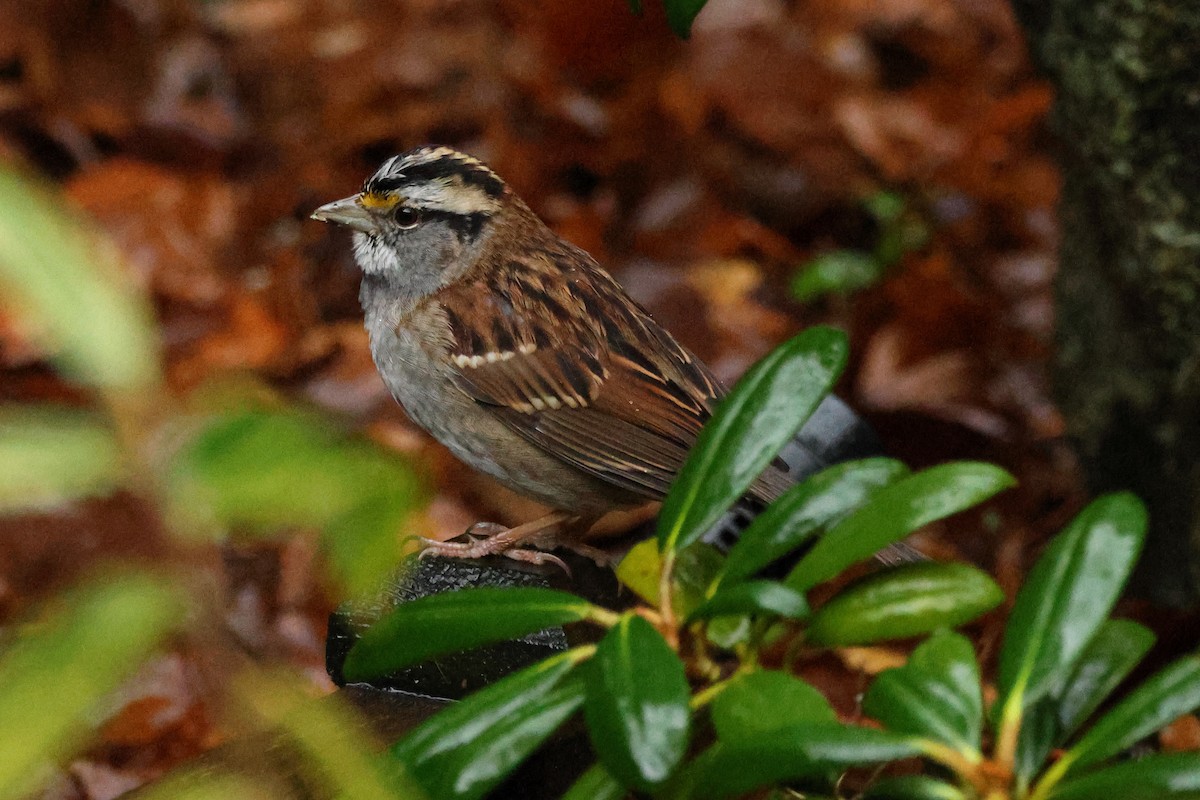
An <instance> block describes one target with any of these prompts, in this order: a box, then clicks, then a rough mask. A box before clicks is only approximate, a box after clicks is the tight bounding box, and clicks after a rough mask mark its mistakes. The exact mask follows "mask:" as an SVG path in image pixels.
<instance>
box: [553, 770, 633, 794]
mask: <svg viewBox="0 0 1200 800" xmlns="http://www.w3.org/2000/svg"><path fill="white" fill-rule="evenodd" d="M628 794H629V792H628V791H627V790H626V789H625V787H624V786H622V785H621V784H620V782H618V781H617V779H616V778H614V777H613V776H612V775H609V774H608V772H607V770H605V769H604V767H602V766H600V765H599V764H593V765H592V766H591V767H590V768H589V769H588V770H587V771H586V772H584V773H583V774H582V775H580V776H579V780H577V781H575V783H573V784H571V788H570V789H567V792H566V794H564V795H563V796H562V798H561V800H623V798H624V797H626V796H627V795H628Z"/></svg>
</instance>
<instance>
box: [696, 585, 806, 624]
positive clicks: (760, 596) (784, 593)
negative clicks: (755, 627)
mask: <svg viewBox="0 0 1200 800" xmlns="http://www.w3.org/2000/svg"><path fill="white" fill-rule="evenodd" d="M764 613H765V614H774V615H777V616H780V617H783V618H784V619H806V618H807V617H808V614H809V608H808V601H807V600H806V599H805V598H804V595H802V594H800V593H799V592H797V591H796V590H795V589H790V588H788V587H787V586H784V585H783V584H782V583H778V582H776V581H744V582H742V583H735V584H733V585H732V586H724V587H722V588H721V589H719V590H718V591H717V593H716V594H715V595H713V596H712V597H711V598H709V599H708V600H706V601H705V602H704V603H702V604H701V605H700V607H699V608H697V609H696V610H695V611H693V612H692V613H691V616H690V619H693V620H694V619H708V618H711V617H720V616H726V615H729V614H764Z"/></svg>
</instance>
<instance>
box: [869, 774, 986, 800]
mask: <svg viewBox="0 0 1200 800" xmlns="http://www.w3.org/2000/svg"><path fill="white" fill-rule="evenodd" d="M966 797H967V796H966V795H965V794H963V793H962V790H961V789H959V788H958V787H957V786H951V785H950V784H948V783H943V782H942V781H939V780H938V779H937V778H931V777H929V776H928V775H902V776H899V777H895V778H884V779H883V780H880V781H876V782H875V783H873V784H871V786H870V787H869V788H868V789H867V791H866V792H865V793H863V798H864V800H966Z"/></svg>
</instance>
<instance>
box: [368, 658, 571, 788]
mask: <svg viewBox="0 0 1200 800" xmlns="http://www.w3.org/2000/svg"><path fill="white" fill-rule="evenodd" d="M584 655H585V653H584V652H583V651H582V650H576V651H571V652H567V653H563V654H562V655H559V656H555V657H553V658H549V659H546V660H545V661H542V662H541V663H538V664H534V665H533V666H532V667H527V668H525V669H523V670H521V671H520V672H516V673H514V674H512V675H509V676H508V677H506V678H504V679H502V680H500V681H498V682H496V683H494V684H492V685H491V686H488V687H486V688H484V689H481V690H479V691H478V692H475V693H474V694H472V695H470V696H468V697H467V698H466V699H465V700H462V701H461V702H458V703H455V704H453V705H451V706H449V707H448V708H446V709H444V710H443V711H441V712H439V713H438V714H436V715H435V716H433V717H431V718H430V719H428V720H426V721H425V722H424V723H422V724H421V725H420V726H419V727H417V728H416V729H415V730H413V731H412V732H411V733H409V734H408V735H407V736H405V737H404V738H403V739H401V740H400V741H399V742H398V743H397V744H396V745H395V746H393V747H392V749H391V755H392V756H393V757H394V758H396V759H397V760H398V761H399V762H400V763H401V764H404V765H405V766H406V767H407V768H408V769H409V770H410V771H411V773H412V775H413V776H414V777H416V779H417V780H418V781H419V782H420V783H421V784H422V786H424V787H425V790H426V792H428V794H429V796H430V797H432V798H439V799H440V798H455V800H465V799H466V798H478V797H482V796H483V795H485V794H487V793H488V792H489V791H491V789H493V788H494V787H495V786H496V785H497V784H498V783H499V782H500V781H501V780H503V779H504V777H505V776H506V775H507V774H508V773H509V772H510V771H512V769H513V768H514V767H516V766H517V765H518V764H520V763H521V762H522V761H524V760H525V758H526V757H527V756H528V755H529V754H530V753H532V752H533V751H534V750H535V749H537V747H538V745H540V744H541V743H542V742H543V741H545V739H546V737H547V736H549V735H550V734H551V733H553V732H554V731H555V730H556V729H557V728H558V727H559V725H561V724H562V723H563V722H565V721H566V719H567V718H568V717H569V716H571V714H572V713H574V712H575V710H577V709H578V708H579V707H580V705H582V704H583V697H584V690H583V682H582V681H580V680H578V679H577V676H573V675H571V674H570V673H571V671H572V669H574V667H575V665H576V664H577V663H578V662H579V661H580V660H581V658H583V657H584Z"/></svg>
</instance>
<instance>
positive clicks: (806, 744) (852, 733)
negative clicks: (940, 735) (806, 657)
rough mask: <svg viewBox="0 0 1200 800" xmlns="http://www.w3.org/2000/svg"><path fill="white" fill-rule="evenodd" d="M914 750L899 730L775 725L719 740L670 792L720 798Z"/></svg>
mask: <svg viewBox="0 0 1200 800" xmlns="http://www.w3.org/2000/svg"><path fill="white" fill-rule="evenodd" d="M917 754H918V748H917V745H916V743H915V742H914V741H913V740H911V739H908V738H906V737H903V736H897V735H896V734H893V733H887V732H885V731H877V730H872V729H870V728H856V727H852V726H849V725H839V724H837V723H814V724H805V725H793V726H790V727H787V728H777V729H775V730H771V731H768V732H766V733H760V734H757V735H754V736H747V737H743V738H740V739H738V740H737V742H736V743H726V742H718V743H717V744H715V745H713V746H712V747H710V748H709V749H708V750H706V751H705V752H704V753H702V754H701V755H700V756H699V757H698V758H697V759H696V760H695V761H693V762H692V763H691V764H689V765H688V767H687V768H686V769H684V770H683V772H682V773H681V774H680V776H679V779H678V781H673V782H672V785H671V791H670V793H669V794H668V796H669V797H672V798H683V797H687V798H694V800H719V799H720V798H726V797H740V796H741V795H743V794H746V793H747V792H750V791H752V790H754V789H757V788H760V787H763V786H772V785H775V784H778V783H783V782H785V781H791V780H797V779H801V778H815V777H824V776H826V775H828V774H829V773H830V772H832V771H835V770H840V769H844V768H846V767H851V766H867V765H870V764H878V763H882V762H886V761H894V760H896V759H901V758H909V757H911V756H915V755H917Z"/></svg>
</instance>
